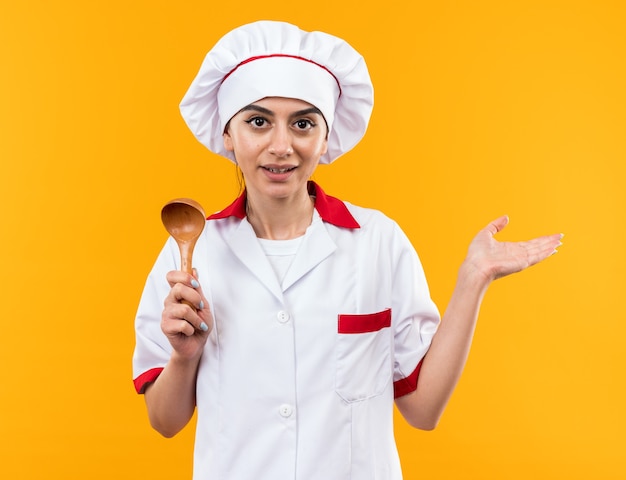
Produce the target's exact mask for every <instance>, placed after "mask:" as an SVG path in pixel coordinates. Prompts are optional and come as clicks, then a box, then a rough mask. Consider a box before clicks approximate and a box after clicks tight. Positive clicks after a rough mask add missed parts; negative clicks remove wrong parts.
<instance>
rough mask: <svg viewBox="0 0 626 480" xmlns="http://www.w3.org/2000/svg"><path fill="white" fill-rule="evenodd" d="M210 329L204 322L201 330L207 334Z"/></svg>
mask: <svg viewBox="0 0 626 480" xmlns="http://www.w3.org/2000/svg"><path fill="white" fill-rule="evenodd" d="M208 329H209V326H208V325H207V324H206V323H204V322H202V323H201V324H200V330H202V331H203V332H206V331H207V330H208Z"/></svg>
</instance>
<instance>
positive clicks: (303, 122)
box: [294, 118, 315, 130]
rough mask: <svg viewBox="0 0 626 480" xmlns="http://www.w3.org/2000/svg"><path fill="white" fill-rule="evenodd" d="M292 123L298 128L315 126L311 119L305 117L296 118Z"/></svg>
mask: <svg viewBox="0 0 626 480" xmlns="http://www.w3.org/2000/svg"><path fill="white" fill-rule="evenodd" d="M294 125H295V126H296V128H297V129H298V130H307V129H310V128H313V127H314V126H315V123H313V122H312V121H311V120H309V119H307V118H302V119H300V120H296V122H295V123H294Z"/></svg>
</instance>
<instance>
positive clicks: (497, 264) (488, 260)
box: [465, 216, 563, 282]
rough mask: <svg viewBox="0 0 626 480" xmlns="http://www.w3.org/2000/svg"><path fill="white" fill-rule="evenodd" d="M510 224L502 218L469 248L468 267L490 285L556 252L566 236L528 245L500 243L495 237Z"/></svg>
mask: <svg viewBox="0 0 626 480" xmlns="http://www.w3.org/2000/svg"><path fill="white" fill-rule="evenodd" d="M508 223H509V217H507V216H503V217H500V218H498V219H496V220H494V221H492V222H491V223H489V225H487V226H486V227H485V228H483V229H482V230H481V231H480V232H478V234H477V235H476V237H474V239H473V240H472V243H471V244H470V246H469V249H468V252H467V257H466V259H465V264H466V265H467V266H469V267H471V268H472V269H473V270H475V271H476V272H478V273H480V274H481V275H483V276H484V277H485V279H486V280H487V281H488V282H490V281H492V280H495V279H497V278H501V277H504V276H506V275H510V274H511V273H516V272H519V271H521V270H524V269H525V268H528V267H530V266H532V265H535V264H536V263H539V262H540V261H542V260H544V259H545V258H547V257H549V256H550V255H553V254H555V253H556V251H557V250H556V249H557V247H559V246H560V245H561V239H562V238H563V235H562V234H560V233H557V234H554V235H547V236H544V237H538V238H534V239H532V240H528V241H525V242H499V241H497V240H496V239H495V238H494V236H495V235H496V234H497V233H498V232H500V231H502V230H503V229H504V227H506V226H507V225H508Z"/></svg>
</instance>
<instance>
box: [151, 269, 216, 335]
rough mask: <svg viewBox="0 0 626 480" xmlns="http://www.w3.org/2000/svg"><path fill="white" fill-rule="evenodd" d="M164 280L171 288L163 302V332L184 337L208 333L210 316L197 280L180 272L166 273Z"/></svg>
mask: <svg viewBox="0 0 626 480" xmlns="http://www.w3.org/2000/svg"><path fill="white" fill-rule="evenodd" d="M194 273H195V272H194ZM166 278H167V281H168V282H169V284H170V285H171V287H172V288H171V290H170V292H169V294H168V295H167V297H166V298H165V300H164V302H163V306H164V308H163V314H162V328H163V331H164V332H165V333H166V334H183V335H186V336H191V335H194V334H195V333H197V332H199V331H200V332H208V331H209V325H210V324H211V323H212V322H211V321H210V319H211V318H210V317H211V314H210V311H209V309H208V302H207V300H206V299H205V298H204V295H203V293H202V289H201V287H200V284H199V282H198V280H197V278H195V277H193V276H192V275H189V274H187V273H184V272H180V271H172V272H168V273H167V275H166Z"/></svg>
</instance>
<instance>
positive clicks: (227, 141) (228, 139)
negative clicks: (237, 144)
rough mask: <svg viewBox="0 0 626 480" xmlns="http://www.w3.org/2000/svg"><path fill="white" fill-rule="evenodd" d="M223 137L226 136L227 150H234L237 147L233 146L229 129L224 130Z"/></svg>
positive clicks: (225, 144) (225, 146)
mask: <svg viewBox="0 0 626 480" xmlns="http://www.w3.org/2000/svg"><path fill="white" fill-rule="evenodd" d="M223 138H224V148H225V149H226V151H227V152H232V151H234V150H235V149H234V147H233V139H232V137H231V136H230V134H229V133H228V132H227V131H226V132H224V135H223Z"/></svg>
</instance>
